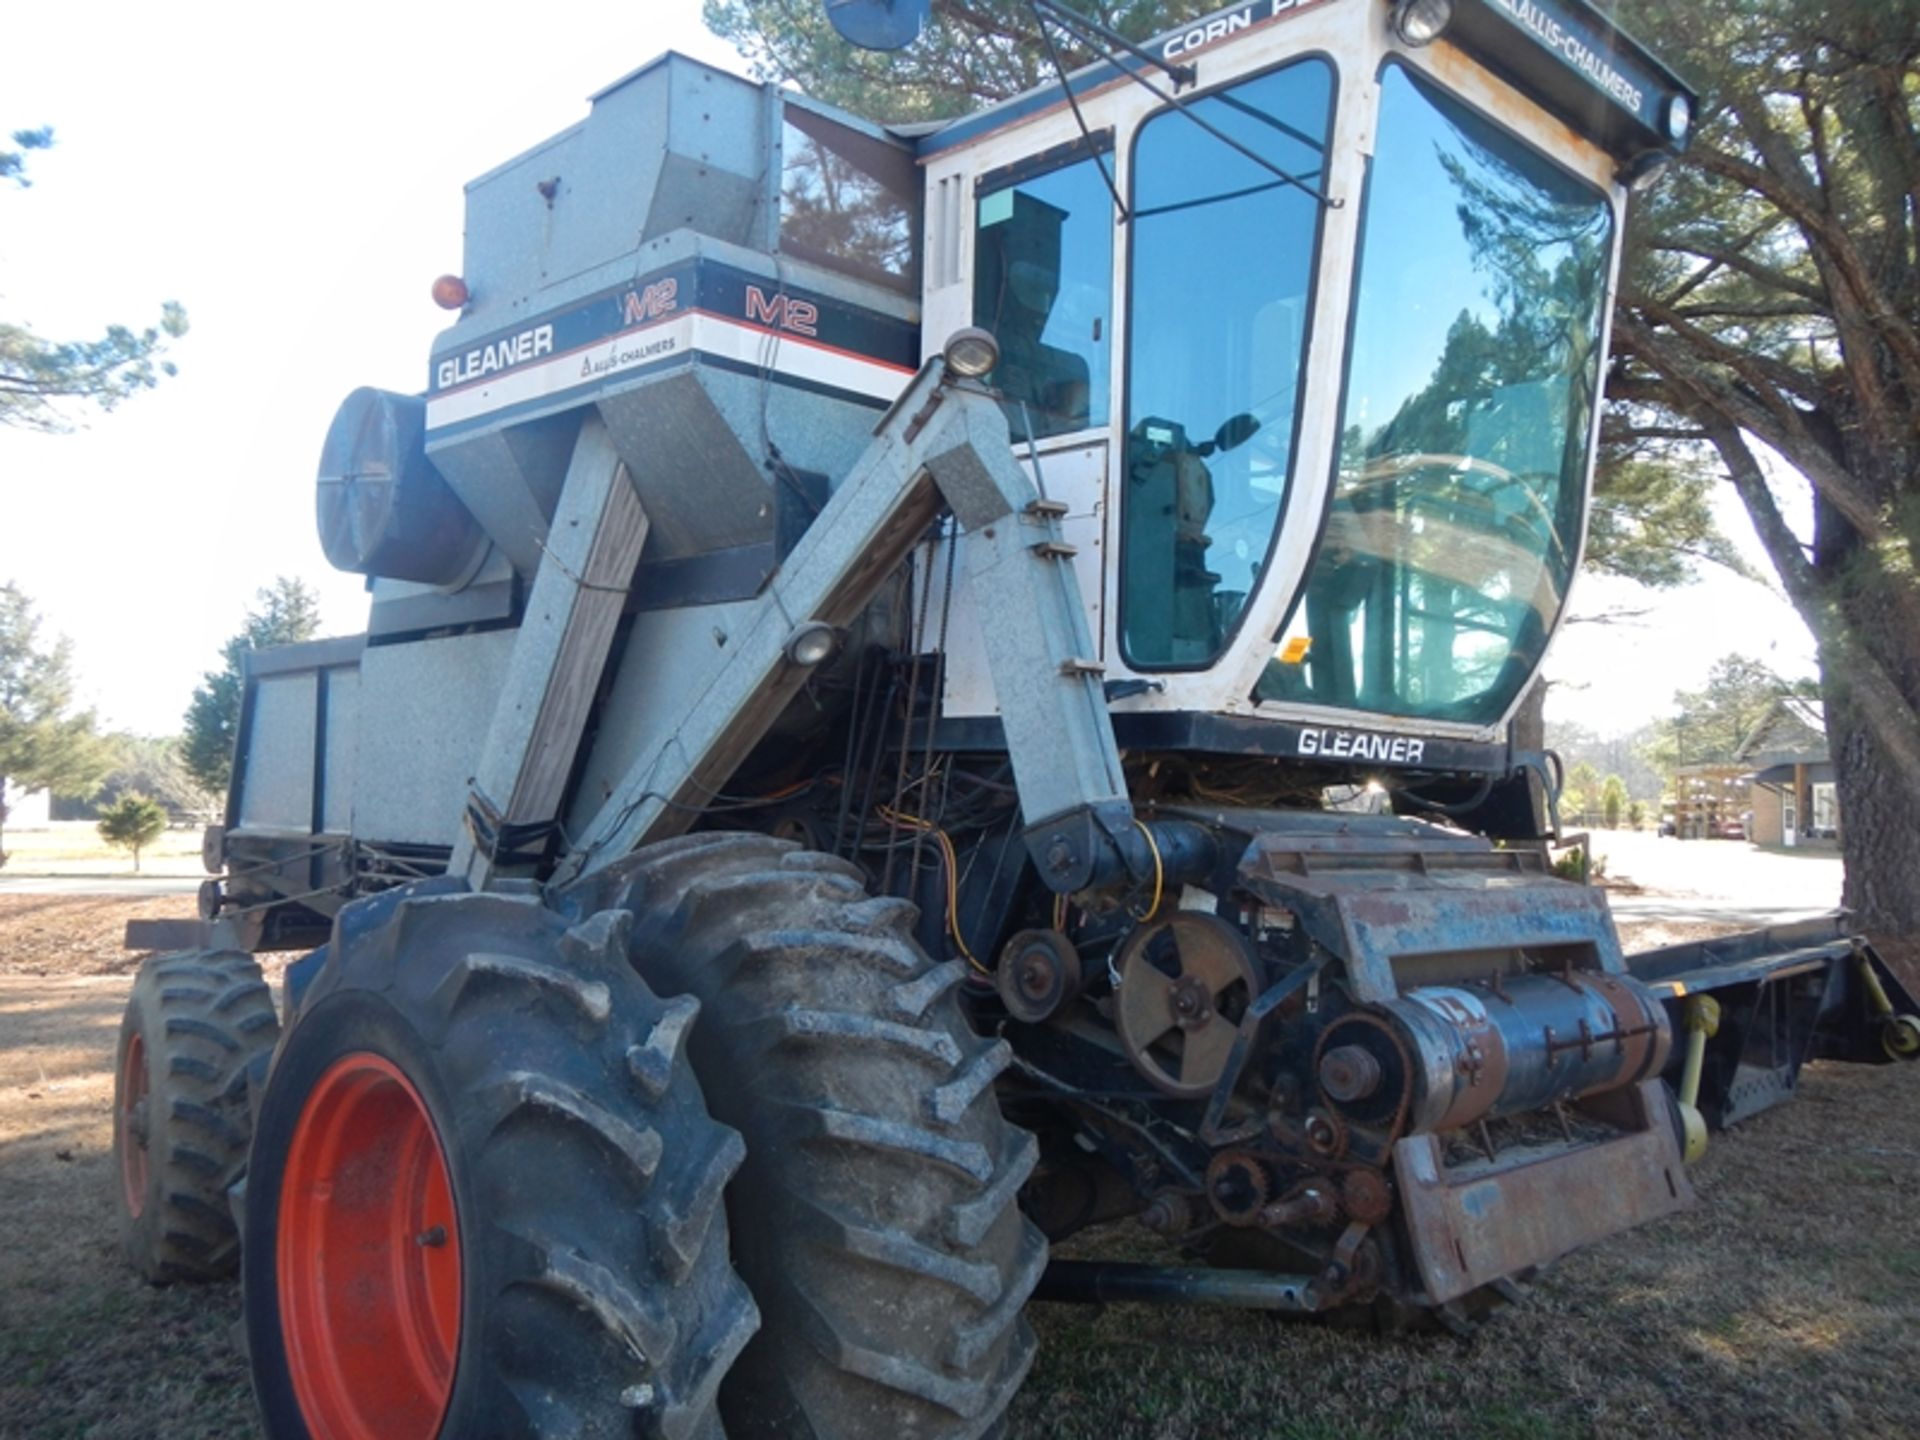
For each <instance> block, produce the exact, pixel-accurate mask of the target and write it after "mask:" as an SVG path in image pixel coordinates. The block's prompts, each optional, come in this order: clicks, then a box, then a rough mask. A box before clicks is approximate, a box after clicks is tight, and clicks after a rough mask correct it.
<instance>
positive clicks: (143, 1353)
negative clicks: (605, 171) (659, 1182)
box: [0, 896, 1920, 1440]
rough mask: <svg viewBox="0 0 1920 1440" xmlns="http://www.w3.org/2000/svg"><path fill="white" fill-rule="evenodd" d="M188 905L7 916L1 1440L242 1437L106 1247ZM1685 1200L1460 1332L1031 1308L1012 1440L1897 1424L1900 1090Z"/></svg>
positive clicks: (1917, 1274)
mask: <svg viewBox="0 0 1920 1440" xmlns="http://www.w3.org/2000/svg"><path fill="white" fill-rule="evenodd" d="M190 903H191V902H190V901H186V900H180V899H176V900H168V901H126V900H79V899H74V898H72V897H52V896H0V1216H4V1227H3V1228H0V1437H21V1440H25V1437H35V1440H53V1437H63V1440H64V1437H74V1440H78V1437H93V1440H147V1437H163V1440H216V1437H219V1440H226V1437H234V1440H239V1437H246V1436H251V1435H253V1434H254V1433H255V1432H254V1428H253V1419H252V1413H251V1401H250V1399H249V1397H248V1394H247V1384H246V1373H245V1368H244V1366H243V1365H242V1364H241V1362H240V1360H239V1359H238V1357H237V1355H236V1353H235V1352H234V1350H233V1348H232V1347H231V1345H230V1344H229V1341H228V1332H229V1331H230V1329H231V1327H232V1325H233V1322H234V1321H235V1320H236V1319H237V1318H238V1313H239V1299H238V1294H237V1291H236V1290H235V1288H234V1287H232V1286H215V1287H211V1288H187V1287H175V1288H171V1289H155V1288H152V1287H149V1286H147V1285H144V1284H142V1283H140V1282H139V1281H137V1280H135V1279H134V1278H133V1277H132V1276H131V1275H130V1274H129V1273H128V1272H127V1271H126V1269H125V1268H124V1267H123V1266H122V1265H121V1264H120V1262H119V1259H118V1256H117V1253H116V1237H115V1231H114V1209H113V1203H112V1199H111V1190H110V1185H111V1175H110V1165H109V1160H110V1157H109V1153H108V1146H109V1143H110V1138H111V1131H110V1126H109V1121H108V1109H109V1103H110V1096H111V1090H112V1077H111V1068H112V1055H113V1044H114V1036H115V1032H116V1028H117V1025H118V1021H119V1013H120V1006H121V1003H122V1001H123V999H124V997H125V993H126V988H127V984H128V978H127V977H128V974H129V973H130V969H131V965H130V962H129V959H128V958H127V957H123V956H122V955H121V954H120V953H119V952H118V951H117V949H116V948H115V946H116V945H117V941H118V932H119V928H120V925H121V923H123V922H124V920H125V919H126V918H127V916H128V915H130V914H138V913H146V914H161V913H168V912H167V909H166V907H169V906H171V907H173V909H172V912H171V913H176V914H177V913H181V907H183V906H186V905H188V904H190ZM1676 938H1677V937H1676ZM1695 1181H1696V1184H1697V1185H1698V1187H1699V1190H1700V1195H1701V1204H1700V1206H1699V1207H1698V1208H1697V1209H1695V1210H1693V1211H1691V1212H1690V1213H1688V1214H1685V1215H1682V1216H1679V1217H1676V1218H1674V1219H1672V1220H1669V1221H1667V1222H1665V1223H1663V1224H1660V1225H1656V1226H1653V1227H1651V1228H1649V1229H1646V1230H1643V1231H1640V1232H1638V1233H1635V1234H1632V1235H1628V1236H1622V1237H1620V1238H1618V1239H1615V1240H1613V1241H1611V1242H1609V1243H1607V1244H1604V1245H1601V1246H1599V1247H1596V1248H1594V1249H1592V1250H1589V1251H1587V1252H1585V1253H1583V1254H1581V1255H1578V1256H1575V1257H1573V1258H1572V1259H1570V1260H1568V1261H1566V1262H1564V1263H1562V1264H1561V1265H1560V1266H1558V1267H1556V1268H1555V1269H1554V1270H1552V1271H1551V1272H1549V1273H1548V1274H1547V1275H1546V1276H1545V1277H1543V1279H1542V1280H1541V1282H1540V1283H1539V1284H1538V1285H1537V1286H1535V1287H1534V1290H1533V1295H1532V1299H1531V1302H1530V1303H1529V1304H1527V1305H1526V1306H1524V1307H1522V1308H1520V1309H1516V1310H1512V1311H1509V1312H1506V1313H1504V1314H1502V1315H1500V1316H1499V1317H1497V1319H1496V1320H1495V1321H1494V1322H1493V1323H1492V1324H1491V1325H1490V1326H1488V1327H1487V1328H1486V1329H1485V1330H1484V1331H1483V1332H1482V1333H1481V1334H1480V1335H1479V1336H1477V1337H1476V1338H1475V1339H1473V1340H1472V1341H1461V1340H1456V1339H1453V1338H1451V1337H1444V1336H1418V1337H1406V1338H1397V1339H1380V1338H1375V1337H1372V1336H1368V1335H1359V1334H1349V1333H1337V1332H1332V1331H1329V1330H1325V1329H1322V1328H1318V1327H1314V1326H1309V1325H1298V1324H1281V1323H1275V1322H1273V1321H1270V1320H1267V1319H1265V1318H1263V1317H1260V1316H1255V1315H1248V1314H1241V1313H1234V1312H1221V1311H1203V1310H1190V1309H1148V1308H1143V1307H1135V1306H1118V1307H1114V1308H1111V1309H1108V1310H1104V1311H1095V1310H1083V1309H1077V1308H1066V1307H1039V1308H1037V1309H1036V1312H1035V1322H1036V1324H1037V1326H1038V1328H1039V1331H1040V1336H1041V1342H1042V1350H1041V1358H1040V1360H1039V1362H1038V1364H1037V1366H1036V1368H1035V1370H1034V1373H1033V1377H1032V1380H1031V1381H1030V1383H1029V1384H1028V1386H1027V1388H1026V1390H1025V1391H1024V1392H1023V1393H1022V1395H1021V1397H1020V1399H1019V1400H1018V1402H1017V1403H1016V1405H1015V1409H1014V1412H1013V1416H1012V1424H1011V1427H1010V1431H1011V1434H1012V1436H1014V1437H1015V1440H1027V1437H1032V1440H1189V1437H1193V1440H1200V1437H1215V1436H1230V1435H1245V1436H1259V1437H1272V1440H1282V1437H1286V1440H1319V1437H1328V1440H1331V1437H1361V1436H1408V1437H1422V1440H1425V1437H1453V1436H1458V1437H1470V1436H1472V1437H1479V1436H1489V1437H1563V1436H1564V1437H1573V1436H1595V1437H1599V1436H1606V1437H1609V1440H1614V1437H1620V1436H1624V1435H1686V1436H1693V1437H1706V1436H1756V1437H1760V1436H1765V1437H1786V1436H1823V1437H1824V1436H1854V1435H1863V1436H1880V1435H1884V1436H1896V1435H1898V1436H1907V1435H1912V1434H1913V1433H1915V1425H1916V1421H1915V1417H1916V1416H1920V1070H1914V1069H1907V1068H1902V1069H1894V1068H1891V1067H1889V1068H1881V1069H1842V1068H1838V1067H1819V1068H1816V1069H1815V1070H1813V1071H1811V1072H1810V1073H1809V1074H1808V1076H1807V1078H1806V1081H1805V1085H1804V1091H1803V1094H1802V1097H1801V1099H1800V1100H1799V1102H1798V1103H1796V1104H1794V1105H1791V1106H1788V1107H1786V1108H1785V1109H1782V1110H1777V1111H1775V1112H1773V1113H1772V1114H1769V1115H1766V1116H1763V1117H1761V1118H1759V1119H1758V1120H1755V1121H1753V1122H1751V1123H1750V1124H1748V1125H1746V1126H1744V1127H1743V1128H1742V1129H1740V1130H1739V1131H1738V1132H1736V1133H1734V1134H1731V1135H1727V1136H1721V1137H1717V1138H1716V1141H1715V1144H1714V1146H1713V1149H1712V1150H1711V1152H1710V1153H1709V1155H1708V1156H1707V1158H1706V1160H1705V1161H1704V1162H1703V1163H1702V1164H1701V1165H1700V1166H1699V1167H1698V1168H1697V1170H1696V1172H1695ZM1132 1243H1133V1242H1132V1241H1129V1242H1128V1244H1129V1247H1130V1248H1131V1246H1132ZM889 1440H890V1437H889Z"/></svg>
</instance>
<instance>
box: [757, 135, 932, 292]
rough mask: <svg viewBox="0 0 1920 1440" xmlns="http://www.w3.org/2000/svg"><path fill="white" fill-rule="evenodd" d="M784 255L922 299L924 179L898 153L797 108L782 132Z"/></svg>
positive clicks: (906, 155) (909, 157)
mask: <svg viewBox="0 0 1920 1440" xmlns="http://www.w3.org/2000/svg"><path fill="white" fill-rule="evenodd" d="M780 149H781V162H780V163H781V171H780V248H781V249H782V250H784V251H785V252H786V253H788V254H789V255H794V256H797V257H798V258H800V259H802V260H811V261H812V262H813V263H814V264H816V265H824V266H826V267H827V268H828V269H831V270H838V271H840V272H842V273H843V274H847V275H852V276H854V277H855V278H856V279H860V280H868V281H871V282H873V283H874V284H878V285H885V286H887V287H888V288H890V289H894V290H902V291H905V292H907V293H908V294H917V293H918V291H919V289H920V265H919V260H918V258H917V251H918V248H919V243H918V242H919V236H918V233H917V230H916V228H915V222H916V217H917V215H918V213H919V205H920V199H919V197H920V176H919V170H918V167H917V166H916V165H915V164H914V160H913V156H912V155H910V154H909V153H907V151H905V150H903V149H901V148H900V147H899V146H897V145H890V144H888V143H887V142H886V141H884V140H878V139H875V138H874V137H873V136H871V135H865V134H862V133H861V132H860V131H858V130H855V129H853V128H852V127H851V126H847V125H840V124H836V123H835V122H834V121H832V120H828V119H827V118H825V117H824V116H821V115H816V114H814V113H813V112H812V111H810V110H806V109H804V108H802V107H801V106H798V105H789V106H787V107H786V122H785V124H784V125H783V127H782V131H781V141H780Z"/></svg>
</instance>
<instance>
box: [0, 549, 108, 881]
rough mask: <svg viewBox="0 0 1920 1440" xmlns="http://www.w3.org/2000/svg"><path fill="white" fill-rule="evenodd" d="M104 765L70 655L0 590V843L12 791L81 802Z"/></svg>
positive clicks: (15, 597) (0, 854)
mask: <svg viewBox="0 0 1920 1440" xmlns="http://www.w3.org/2000/svg"><path fill="white" fill-rule="evenodd" d="M109 763H110V760H109V755H108V751H107V747H106V745H105V743H104V742H103V741H102V740H101V738H100V736H99V733H98V731H97V729H96V727H95V724H94V717H93V712H92V711H91V710H84V711H83V710H76V709H75V708H74V704H73V652H72V647H71V646H70V645H69V644H68V642H67V641H66V640H64V639H60V640H55V641H54V642H53V643H52V644H45V643H43V642H42V641H41V639H40V617H39V616H38V615H37V614H35V613H34V608H33V605H32V603H31V602H30V601H29V600H28V599H27V597H26V595H25V594H23V593H22V592H21V591H20V589H19V588H18V587H17V586H15V585H12V584H7V585H0V838H4V827H5V825H6V820H7V790H8V788H9V787H12V788H15V789H18V790H22V791H26V790H40V789H48V790H57V791H60V792H62V793H65V794H75V793H78V794H85V793H87V792H88V791H91V790H92V789H93V787H94V786H95V785H96V784H98V783H99V780H100V777H101V776H102V775H103V774H105V773H106V770H107V767H108V764H109ZM5 863H6V852H5V849H4V848H0V865H4V864H5Z"/></svg>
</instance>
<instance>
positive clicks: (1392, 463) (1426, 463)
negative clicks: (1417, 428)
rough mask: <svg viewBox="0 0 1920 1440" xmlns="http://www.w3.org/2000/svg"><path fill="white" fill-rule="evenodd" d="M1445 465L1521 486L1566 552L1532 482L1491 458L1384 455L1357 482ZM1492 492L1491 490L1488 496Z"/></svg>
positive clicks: (1502, 486) (1498, 484) (1558, 549)
mask: <svg viewBox="0 0 1920 1440" xmlns="http://www.w3.org/2000/svg"><path fill="white" fill-rule="evenodd" d="M1427 469H1444V470H1450V471H1456V472H1458V471H1464V472H1466V473H1467V474H1470V475H1484V476H1486V477H1487V478H1488V479H1489V480H1491V481H1493V484H1494V488H1495V489H1498V490H1518V491H1519V492H1520V494H1521V497H1522V498H1523V499H1525V500H1526V502H1527V504H1528V505H1529V506H1531V507H1532V508H1533V510H1534V512H1535V513H1536V514H1537V515H1538V516H1539V517H1540V522H1541V523H1542V524H1543V525H1544V526H1546V531H1547V534H1548V535H1549V536H1550V537H1551V538H1552V541H1553V549H1554V553H1555V554H1556V555H1564V554H1565V551H1566V547H1565V546H1564V545H1562V544H1561V543H1560V526H1559V524H1558V523H1557V522H1556V521H1555V519H1554V516H1553V512H1552V511H1551V510H1549V509H1547V506H1546V502H1545V501H1543V500H1542V499H1541V498H1540V497H1539V496H1538V495H1536V494H1534V493H1533V489H1532V487H1531V486H1529V485H1528V484H1527V482H1526V481H1524V480H1522V479H1521V478H1520V477H1519V476H1518V475H1516V474H1514V473H1513V472H1512V471H1511V470H1508V469H1506V468H1505V467H1504V466H1501V465H1496V464H1494V463H1493V461H1491V460H1482V459H1481V458H1480V457H1479V456H1477V455H1448V454H1442V453H1440V452H1439V451H1436V450H1415V451H1411V452H1408V453H1406V454H1400V455H1382V456H1380V457H1378V458H1377V459H1374V460H1371V461H1369V462H1368V463H1367V464H1366V466H1365V467H1364V468H1362V470H1361V471H1360V476H1359V480H1358V482H1357V483H1358V484H1360V485H1374V484H1379V483H1380V482H1382V481H1387V480H1398V479H1400V478H1401V477H1402V476H1404V475H1409V474H1411V473H1413V472H1414V471H1416V470H1427ZM1491 493H1492V492H1488V494H1489V498H1491Z"/></svg>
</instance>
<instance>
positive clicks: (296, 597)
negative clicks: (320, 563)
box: [181, 575, 320, 795]
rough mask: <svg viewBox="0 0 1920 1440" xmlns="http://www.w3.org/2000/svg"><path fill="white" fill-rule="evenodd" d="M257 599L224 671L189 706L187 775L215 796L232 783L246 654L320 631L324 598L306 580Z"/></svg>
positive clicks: (283, 580) (270, 589)
mask: <svg viewBox="0 0 1920 1440" xmlns="http://www.w3.org/2000/svg"><path fill="white" fill-rule="evenodd" d="M254 598H255V601H256V607H255V608H254V609H252V610H249V611H248V612H247V618H246V623H245V624H243V625H242V626H241V627H240V633H239V634H237V635H235V636H234V637H233V638H232V639H230V640H228V641H227V643H226V644H225V645H223V646H221V647H220V655H221V659H222V662H223V663H222V664H221V667H220V668H219V669H218V670H209V671H208V672H207V673H206V675H205V676H203V677H202V679H201V682H200V684H199V685H198V686H197V687H196V688H195V690H194V692H193V700H192V703H190V704H189V705H188V707H187V715H186V720H185V731H186V733H185V735H184V736H183V738H182V741H181V758H182V760H183V761H184V762H185V764H186V768H187V773H188V774H189V775H191V776H192V777H193V778H194V779H195V780H197V781H198V782H199V783H200V784H201V786H203V787H204V788H205V789H207V790H209V791H211V792H213V793H214V794H215V795H225V794H226V793H227V782H228V781H229V780H231V779H232V778H233V743H234V738H235V736H236V735H237V734H238V733H239V730H240V697H241V691H242V689H243V688H244V687H243V685H242V683H241V667H242V666H244V665H245V664H246V657H247V652H248V651H250V650H258V649H261V648H263V647H265V646H268V645H292V644H296V643H298V642H299V641H302V640H311V639H312V638H313V637H314V634H315V633H316V632H317V631H318V630H319V628H320V597H319V596H318V595H316V594H315V593H314V591H313V589H312V587H310V586H308V585H306V584H305V583H303V582H302V581H299V580H295V579H290V578H288V577H287V576H285V575H282V576H281V577H280V578H279V579H277V580H275V581H274V582H273V584H271V585H269V586H267V587H266V588H265V589H263V590H260V591H258V592H256V594H255V597H254Z"/></svg>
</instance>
